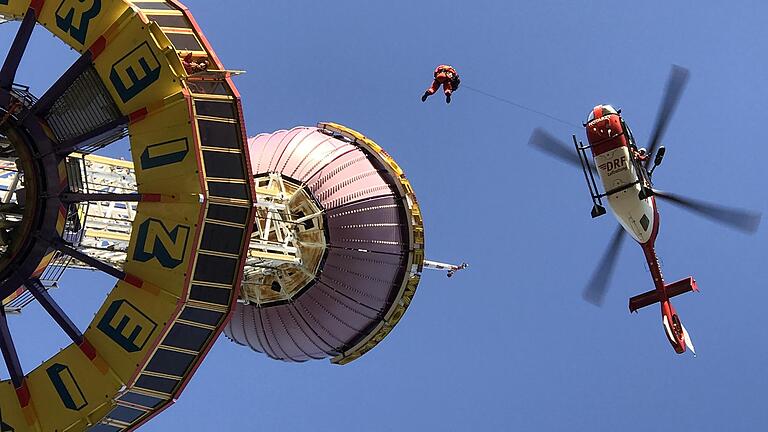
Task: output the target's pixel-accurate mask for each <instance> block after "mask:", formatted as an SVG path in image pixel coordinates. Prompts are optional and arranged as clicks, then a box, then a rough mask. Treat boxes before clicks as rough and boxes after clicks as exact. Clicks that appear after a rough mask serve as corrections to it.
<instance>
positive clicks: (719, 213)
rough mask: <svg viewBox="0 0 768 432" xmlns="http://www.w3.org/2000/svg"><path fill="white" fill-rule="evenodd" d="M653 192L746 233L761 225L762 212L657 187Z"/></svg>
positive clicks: (673, 202) (750, 232)
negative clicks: (696, 198)
mask: <svg viewBox="0 0 768 432" xmlns="http://www.w3.org/2000/svg"><path fill="white" fill-rule="evenodd" d="M653 194H654V195H655V196H657V197H659V198H661V199H663V200H666V201H669V202H670V203H672V204H676V205H678V206H680V207H682V208H684V209H686V210H690V211H692V212H694V213H696V214H698V215H700V216H702V217H705V218H707V219H710V220H712V221H715V222H717V223H720V224H723V225H726V226H728V227H731V228H734V229H737V230H739V231H742V232H745V233H749V234H752V233H754V232H755V231H757V227H758V226H760V218H761V217H762V214H761V213H757V212H753V211H750V210H742V209H737V208H733V207H725V206H721V205H718V204H712V203H708V202H704V201H699V200H695V199H692V198H687V197H683V196H680V195H676V194H672V193H669V192H663V191H660V190H656V189H654V190H653Z"/></svg>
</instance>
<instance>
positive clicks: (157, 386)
mask: <svg viewBox="0 0 768 432" xmlns="http://www.w3.org/2000/svg"><path fill="white" fill-rule="evenodd" d="M178 384H179V381H178V380H173V379H169V378H160V377H155V376H150V375H143V374H142V375H140V376H139V379H138V380H136V386H137V387H141V388H145V389H149V390H154V391H157V392H160V393H173V389H174V388H176V385H178Z"/></svg>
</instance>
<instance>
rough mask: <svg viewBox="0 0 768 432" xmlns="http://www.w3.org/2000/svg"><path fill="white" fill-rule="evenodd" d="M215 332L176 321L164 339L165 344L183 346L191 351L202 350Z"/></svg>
mask: <svg viewBox="0 0 768 432" xmlns="http://www.w3.org/2000/svg"><path fill="white" fill-rule="evenodd" d="M211 333H213V332H212V331H211V330H207V329H202V328H200V327H193V326H190V325H186V324H181V323H176V324H174V325H173V327H171V331H169V332H168V335H167V336H166V337H165V339H164V340H163V345H167V346H172V347H175V348H182V349H187V350H191V351H200V350H201V349H202V348H203V345H205V342H206V341H207V340H208V338H209V337H210V336H211Z"/></svg>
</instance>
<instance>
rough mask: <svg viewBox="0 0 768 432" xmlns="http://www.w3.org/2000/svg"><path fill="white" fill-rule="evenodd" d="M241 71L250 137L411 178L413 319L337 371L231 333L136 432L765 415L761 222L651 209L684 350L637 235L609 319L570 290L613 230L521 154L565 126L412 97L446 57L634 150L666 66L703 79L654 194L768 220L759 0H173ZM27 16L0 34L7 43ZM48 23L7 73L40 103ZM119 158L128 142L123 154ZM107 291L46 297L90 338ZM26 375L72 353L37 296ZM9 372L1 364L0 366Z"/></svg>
mask: <svg viewBox="0 0 768 432" xmlns="http://www.w3.org/2000/svg"><path fill="white" fill-rule="evenodd" d="M185 3H186V4H187V5H188V6H189V7H190V9H191V10H192V12H193V13H194V14H195V16H196V18H197V20H198V22H199V23H200V24H201V26H202V27H203V30H204V31H205V33H206V35H207V37H208V38H209V40H210V41H211V43H212V44H213V46H214V48H215V49H216V50H217V52H218V54H219V56H220V57H221V58H222V60H223V61H224V62H225V64H226V65H227V66H228V67H230V68H232V69H245V70H247V71H248V73H247V74H246V75H244V76H242V77H239V78H237V80H236V84H237V85H238V88H239V89H240V92H241V93H242V95H243V103H244V107H245V113H246V117H245V118H246V121H247V128H248V132H249V133H250V134H252V135H254V134H256V133H259V132H270V131H273V130H276V129H283V128H290V127H293V126H296V125H312V124H315V123H316V122H318V121H335V122H339V123H342V124H345V125H347V126H350V127H352V128H354V129H357V130H359V131H361V132H363V133H364V134H366V135H368V136H370V137H371V138H373V139H374V140H376V141H377V142H378V143H379V144H380V145H382V146H383V147H384V148H385V149H387V151H389V152H390V153H391V154H392V156H393V157H394V158H395V159H396V160H397V161H398V163H399V164H400V165H401V166H402V167H403V168H404V169H405V171H406V173H407V175H408V177H409V178H410V179H411V181H412V183H413V185H414V187H415V189H416V194H417V196H418V198H419V201H420V204H421V207H422V210H423V213H424V219H425V225H426V235H427V252H428V256H429V257H430V258H432V259H436V260H446V261H455V262H460V261H467V262H468V263H470V266H471V267H470V269H468V270H467V271H465V272H463V273H460V274H458V275H457V276H456V277H455V278H453V279H450V280H448V279H446V278H445V276H444V275H442V274H439V273H428V274H426V275H425V277H424V278H423V279H422V282H421V285H420V286H419V290H418V292H417V294H416V297H415V299H414V303H413V304H412V306H411V308H410V309H409V312H408V313H407V314H406V316H405V317H404V319H403V320H402V321H401V323H400V324H399V325H398V327H397V328H396V329H395V330H394V331H393V333H392V334H391V335H390V336H389V337H388V338H387V339H385V340H384V342H383V343H381V344H380V345H379V346H378V347H377V348H376V349H375V350H373V351H372V352H370V353H368V354H367V355H365V356H364V357H363V358H361V359H360V360H358V361H356V362H353V363H352V364H350V365H348V366H344V367H338V366H334V365H331V364H329V363H327V362H314V363H305V364H287V363H280V362H276V361H273V360H270V359H268V358H266V357H264V356H262V355H259V354H257V353H254V352H251V351H248V350H247V349H245V348H244V347H240V346H236V345H234V344H232V343H230V342H229V341H227V340H226V339H224V338H222V339H221V340H220V341H219V342H218V343H217V344H216V346H215V347H214V349H213V350H212V351H211V353H210V354H209V356H208V358H207V359H206V361H205V363H204V364H203V366H202V367H201V368H200V369H199V370H198V372H197V374H196V375H195V377H194V378H193V380H192V381H191V383H190V385H189V386H188V387H187V389H186V391H185V392H184V393H183V394H182V396H181V399H180V400H179V402H177V403H176V404H175V405H174V406H173V407H171V408H170V409H169V410H167V411H165V412H164V413H163V414H161V415H160V416H158V417H156V418H155V419H154V420H152V422H150V423H149V424H148V425H146V426H145V427H144V428H143V429H142V430H145V431H167V430H189V431H209V430H243V431H250V430H276V431H281V430H292V431H295V430H311V431H330V430H340V429H341V430H369V431H390V430H443V431H465V430H536V431H560V430H606V431H607V430H611V431H613V430H622V431H642V430H650V429H653V428H659V427H664V428H667V429H670V430H697V431H721V430H726V429H728V430H731V431H742V430H744V431H752V430H760V429H762V428H764V427H765V425H766V424H768V411H766V410H765V391H764V389H765V388H766V385H767V384H768V375H767V374H766V373H765V367H766V366H765V365H766V364H767V362H766V361H767V360H768V342H766V336H765V330H766V328H768V317H766V314H765V313H764V312H763V310H764V305H765V304H766V303H768V292H766V282H765V281H766V280H767V279H768V268H767V266H766V265H765V263H766V262H765V256H766V229H765V227H762V228H761V230H760V231H758V233H757V234H756V235H755V236H752V237H750V236H746V235H743V234H740V233H737V232H733V231H729V230H727V229H726V228H723V227H720V226H716V225H713V224H712V223H710V222H708V221H706V220H702V219H699V218H696V217H695V216H692V215H690V214H688V213H684V212H683V211H681V210H679V209H677V208H673V207H671V206H669V205H664V204H663V203H662V204H660V212H661V232H660V235H659V240H658V242H657V251H658V253H659V255H660V258H661V260H662V262H663V271H664V274H665V276H666V277H667V279H668V280H670V281H673V280H677V279H680V278H683V277H686V276H688V275H693V276H694V277H695V278H696V279H697V281H698V284H699V287H700V289H701V293H699V294H687V295H685V296H682V297H678V298H676V299H675V300H674V304H675V305H676V307H677V310H678V312H679V314H680V316H681V318H682V321H683V322H684V323H685V325H686V327H687V329H688V330H689V332H690V333H691V336H692V338H693V340H694V342H695V344H696V348H697V351H698V353H699V356H698V357H697V358H693V357H692V356H690V355H684V356H678V355H676V354H674V352H673V350H672V348H671V347H670V346H669V343H668V342H667V341H666V338H665V336H664V334H663V329H662V326H661V318H660V316H659V312H658V309H656V308H648V309H647V310H642V311H641V312H640V313H639V314H636V315H630V314H629V313H628V311H627V299H628V297H630V296H632V295H635V294H638V293H641V292H645V291H647V290H649V289H651V288H652V283H651V279H650V276H649V275H648V273H647V270H646V268H645V264H644V261H643V258H642V253H641V251H640V248H639V247H638V246H637V245H635V244H633V243H631V242H627V243H625V246H624V249H623V250H622V255H621V258H620V260H619V262H618V265H617V272H616V274H615V275H614V278H613V281H612V290H611V292H610V293H609V294H608V297H607V298H606V302H605V305H604V306H603V307H602V308H595V307H594V306H592V305H590V304H587V303H585V302H583V301H582V299H581V290H582V288H583V287H584V284H585V283H586V282H587V280H588V279H589V276H590V274H591V272H592V270H593V266H594V264H595V262H596V261H597V260H598V259H599V257H600V256H601V255H602V253H603V250H604V247H605V245H606V244H607V242H608V240H609V237H610V235H611V232H612V230H613V228H614V226H615V221H613V220H612V219H611V217H610V216H605V217H602V218H600V219H597V220H592V219H591V218H590V216H589V210H590V207H591V202H590V200H589V195H588V192H587V190H586V185H585V184H584V181H583V177H582V174H581V173H580V172H579V171H577V170H575V169H573V168H571V167H569V166H566V165H563V164H561V163H559V162H557V161H554V160H551V159H549V158H547V157H546V156H544V155H542V154H539V153H536V152H535V151H534V150H532V149H531V148H529V147H528V146H527V142H528V137H529V136H530V133H531V131H532V129H533V128H534V127H538V126H541V127H544V128H546V129H547V130H549V131H550V132H551V133H553V134H555V135H557V136H559V137H561V138H562V139H563V140H566V141H567V140H569V139H570V135H571V134H572V133H576V134H577V136H578V137H580V138H582V139H584V135H583V130H582V129H581V128H572V127H568V126H565V125H563V124H560V123H557V122H553V121H552V120H550V119H547V118H545V117H542V116H538V115H536V114H532V113H529V112H526V111H522V110H519V109H517V108H515V107H512V106H510V105H507V104H504V103H500V102H498V101H496V100H493V99H490V98H488V97H486V96H482V95H480V94H477V93H474V92H471V91H468V90H467V89H460V90H459V91H458V92H457V94H456V96H455V97H454V100H453V102H452V103H451V105H445V103H444V102H443V101H442V98H440V97H435V98H432V99H430V100H428V101H427V103H421V102H420V100H419V96H420V95H421V93H422V92H423V91H424V88H425V87H426V86H427V85H428V84H429V82H430V80H431V74H432V70H433V68H434V67H435V65H437V64H440V63H451V64H453V65H454V66H455V67H456V68H457V69H458V70H459V73H460V74H461V76H462V82H463V84H465V85H468V86H471V87H474V88H478V89H481V90H483V91H486V92H493V93H495V94H497V95H499V96H500V97H503V98H507V99H510V100H513V101H515V102H517V103H520V104H523V105H526V106H529V107H531V108H534V109H537V110H540V111H544V112H547V113H549V114H550V115H553V116H556V117H559V118H563V119H567V120H568V121H570V122H571V123H574V124H580V123H581V122H582V121H583V120H584V119H585V118H586V116H587V114H588V112H589V110H590V109H591V108H592V107H593V106H594V105H595V104H598V103H611V104H614V105H615V106H618V107H621V108H622V109H623V114H624V116H625V118H626V120H627V122H628V123H629V124H630V125H631V127H632V129H633V132H634V134H635V137H636V138H637V139H638V140H639V141H640V143H641V144H642V143H643V142H645V140H646V139H647V138H648V134H649V133H650V128H651V126H652V123H653V120H654V118H655V115H656V109H657V107H658V103H659V101H660V98H661V93H662V90H663V87H664V81H665V79H666V77H667V74H668V72H669V68H670V65H671V64H672V63H675V64H679V65H682V66H685V67H687V68H689V69H690V71H691V78H690V80H689V83H688V87H687V89H686V92H685V94H684V96H683V99H682V100H681V103H680V105H679V108H678V111H677V112H676V114H675V116H674V119H673V122H672V124H671V125H670V127H669V129H668V132H667V134H666V136H665V139H664V140H663V144H665V145H666V146H667V155H666V158H665V161H664V165H662V166H661V167H660V168H659V169H658V170H657V171H656V175H655V176H654V180H655V182H656V185H657V186H658V187H659V188H660V189H664V190H669V191H674V192H678V193H681V194H686V195H690V196H694V197H698V198H701V199H706V200H709V201H716V202H721V203H723V204H729V205H734V206H743V207H748V208H752V209H754V210H757V211H763V212H764V211H765V210H766V195H765V192H764V190H763V188H762V186H763V184H764V181H765V180H764V176H763V172H764V168H763V167H764V164H765V160H766V158H768V149H766V145H765V144H764V143H763V141H764V138H763V135H764V133H763V128H764V124H765V120H766V115H767V114H768V107H767V106H766V104H765V96H766V94H767V93H768V92H767V90H768V88H767V87H768V85H767V84H766V80H765V78H764V71H765V70H767V69H768V61H766V60H765V56H764V51H765V50H764V47H763V42H764V41H765V40H766V36H768V34H766V33H768V32H767V31H766V30H765V24H764V22H763V17H765V16H766V12H768V6H766V5H765V4H764V2H758V1H751V2H750V1H743V2H735V3H727V2H719V3H717V2H693V1H685V2H663V1H647V2H633V3H628V2H613V3H605V2H571V1H537V2H504V1H475V2H463V4H461V5H452V4H451V3H450V2H438V1H431V0H423V1H419V2H406V1H388V2H361V1H337V2H313V1H282V2H243V1H235V0H217V1H216V2H211V1H204V0H186V2H185ZM16 25H17V24H6V25H4V26H2V27H0V30H1V31H0V46H7V45H8V43H9V42H10V40H11V38H12V34H13V33H14V31H15V26H16ZM41 30H42V29H38V31H37V32H36V34H35V37H34V39H33V43H32V49H33V50H34V51H30V53H32V54H30V55H28V56H27V57H26V58H25V61H24V63H23V64H22V69H21V71H20V74H19V76H20V77H22V80H26V81H27V82H28V83H30V84H32V86H33V89H34V90H35V91H36V93H38V94H41V93H42V92H43V91H44V90H45V88H46V86H47V85H48V84H50V83H51V82H52V81H53V80H54V79H55V78H56V77H57V76H58V75H55V74H54V72H56V71H63V70H64V69H66V67H67V66H69V64H70V63H71V62H72V61H74V59H75V55H74V53H73V52H70V51H68V50H67V49H66V48H64V46H63V45H62V44H61V43H60V42H58V41H57V40H55V39H53V38H52V37H51V36H50V35H49V34H48V33H46V32H44V31H41ZM114 151H116V152H117V153H116V154H119V150H114ZM111 286H112V282H111V281H110V280H109V278H108V277H104V276H102V275H98V274H94V273H88V272H70V273H68V274H67V275H66V276H65V278H64V279H63V281H62V288H61V289H59V290H57V291H56V292H55V293H54V295H55V297H56V299H57V300H58V301H60V303H61V304H62V306H63V307H64V308H65V309H66V310H67V311H69V312H70V313H71V314H72V315H73V316H74V318H75V321H76V322H77V323H78V324H79V325H80V326H81V328H84V327H85V326H86V325H87V323H88V322H89V321H90V320H91V318H92V316H93V314H94V313H95V311H96V308H97V306H98V305H99V304H100V303H101V302H102V301H103V298H104V296H105V295H106V292H107V290H108V288H110V287H111ZM11 326H12V331H13V332H14V335H15V339H16V341H17V344H18V349H19V351H20V354H21V358H22V362H23V363H24V366H25V368H26V369H27V370H29V369H31V368H33V367H34V366H36V365H38V364H39V363H40V362H41V361H43V360H44V359H47V358H48V357H49V356H50V355H51V354H53V353H54V352H56V351H57V350H58V349H59V347H61V346H64V345H65V344H66V343H67V341H66V339H65V337H64V336H63V335H62V334H60V331H59V330H58V328H56V327H55V324H53V322H52V321H50V320H49V319H48V318H47V316H44V315H43V313H42V312H41V311H40V310H39V306H37V305H33V306H30V307H29V308H28V309H27V310H25V312H24V314H23V315H22V316H21V317H14V318H12V319H11ZM0 376H2V377H5V376H7V373H6V372H5V370H4V368H0Z"/></svg>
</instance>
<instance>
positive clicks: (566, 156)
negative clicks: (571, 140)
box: [528, 128, 595, 171]
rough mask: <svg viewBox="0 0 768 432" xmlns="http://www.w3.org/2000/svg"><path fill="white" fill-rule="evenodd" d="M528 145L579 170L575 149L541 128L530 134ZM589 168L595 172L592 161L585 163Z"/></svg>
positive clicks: (579, 162) (579, 163)
mask: <svg viewBox="0 0 768 432" xmlns="http://www.w3.org/2000/svg"><path fill="white" fill-rule="evenodd" d="M528 145H530V146H532V147H535V148H536V149H538V150H539V151H541V152H544V153H546V154H548V155H550V156H553V157H554V158H555V159H560V160H561V161H563V162H565V163H567V164H570V165H573V166H576V167H579V168H581V161H579V155H578V154H577V153H576V149H575V148H574V147H573V146H570V145H568V144H566V143H564V142H563V141H561V140H559V139H558V138H555V137H554V136H552V135H551V134H550V133H549V132H547V131H545V130H544V129H541V128H536V129H534V130H533V133H532V134H531V138H530V139H529V140H528ZM587 162H588V163H589V168H590V169H591V170H593V171H594V170H595V168H594V166H593V165H592V161H589V160H588V161H587Z"/></svg>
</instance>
